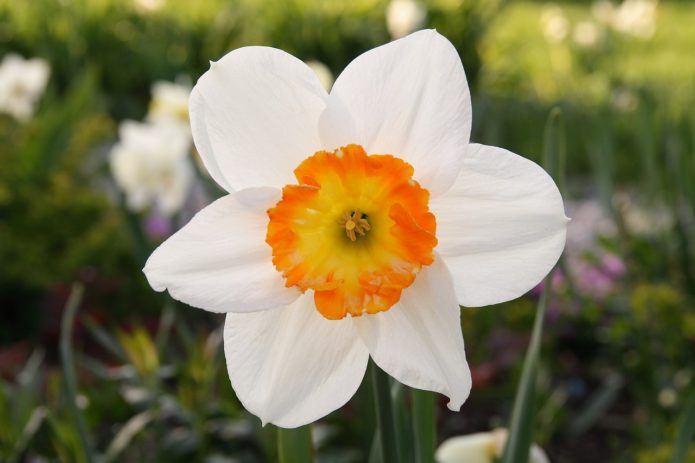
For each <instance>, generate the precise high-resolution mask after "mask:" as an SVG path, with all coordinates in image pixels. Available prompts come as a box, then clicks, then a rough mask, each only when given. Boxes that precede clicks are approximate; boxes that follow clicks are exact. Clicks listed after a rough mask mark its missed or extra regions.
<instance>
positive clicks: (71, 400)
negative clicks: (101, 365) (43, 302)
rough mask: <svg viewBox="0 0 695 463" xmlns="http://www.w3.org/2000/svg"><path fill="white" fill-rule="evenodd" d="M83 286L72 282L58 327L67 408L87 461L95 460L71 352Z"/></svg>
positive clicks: (90, 462)
mask: <svg viewBox="0 0 695 463" xmlns="http://www.w3.org/2000/svg"><path fill="white" fill-rule="evenodd" d="M83 294H84V286H82V284H81V283H74V284H73V285H72V290H71V291H70V297H69V298H68V302H67V304H66V305H65V310H64V311H63V320H62V322H61V328H60V359H61V364H62V368H63V377H64V380H65V395H66V396H67V402H68V408H69V409H70V412H71V413H72V417H73V419H74V420H75V428H76V429H77V435H78V438H79V439H80V445H81V446H82V450H83V451H84V454H85V458H86V460H87V462H88V463H92V462H94V461H95V458H94V453H93V451H92V446H91V445H90V443H89V436H88V435H87V426H86V425H85V422H84V417H83V416H82V412H81V411H80V409H79V408H78V407H77V379H76V374H75V359H74V357H73V352H72V343H71V339H72V327H73V324H74V322H75V314H77V309H78V308H79V306H80V303H81V302H82V295H83Z"/></svg>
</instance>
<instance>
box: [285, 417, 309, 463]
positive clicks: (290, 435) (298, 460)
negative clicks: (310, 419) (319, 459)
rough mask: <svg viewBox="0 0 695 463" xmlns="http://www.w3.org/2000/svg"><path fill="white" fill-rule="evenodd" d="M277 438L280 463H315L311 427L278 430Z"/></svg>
mask: <svg viewBox="0 0 695 463" xmlns="http://www.w3.org/2000/svg"><path fill="white" fill-rule="evenodd" d="M277 437H278V460H279V462H280V463H305V462H306V463H311V462H312V461H314V449H313V446H312V443H311V425H306V426H300V427H298V428H294V429H285V428H278V430H277Z"/></svg>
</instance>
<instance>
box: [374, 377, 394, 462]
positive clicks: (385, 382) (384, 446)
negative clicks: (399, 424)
mask: <svg viewBox="0 0 695 463" xmlns="http://www.w3.org/2000/svg"><path fill="white" fill-rule="evenodd" d="M371 369H372V387H373V388H374V403H375V406H376V422H377V429H378V431H377V436H378V438H379V440H380V441H381V452H382V457H383V458H382V461H383V462H384V463H390V462H398V461H400V458H399V455H398V443H397V441H396V427H395V423H394V419H393V406H392V403H391V384H390V381H389V377H388V375H387V374H386V373H385V372H384V371H382V370H381V369H380V368H379V367H378V366H376V364H375V363H372V365H371Z"/></svg>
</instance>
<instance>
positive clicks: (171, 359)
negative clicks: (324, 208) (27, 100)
mask: <svg viewBox="0 0 695 463" xmlns="http://www.w3.org/2000/svg"><path fill="white" fill-rule="evenodd" d="M424 4H425V6H426V8H427V23H426V26H427V27H436V28H437V29H438V31H439V32H441V33H442V34H444V35H445V36H447V37H448V38H449V39H450V40H451V41H452V42H453V43H454V45H455V46H456V47H457V49H458V51H459V53H460V55H461V57H462V59H463V62H464V66H465V68H466V72H467V76H468V79H469V83H470V84H471V87H472V90H473V99H474V112H475V114H476V116H475V118H474V124H475V125H474V129H473V130H474V131H473V136H472V138H473V140H474V141H477V142H482V143H488V144H494V145H498V146H503V147H505V148H508V149H510V150H512V151H515V152H517V153H520V154H523V155H525V156H527V157H529V158H531V159H534V160H536V161H539V160H540V156H541V153H542V135H543V127H544V124H545V121H546V119H547V116H548V113H549V111H550V110H551V108H553V107H556V106H558V107H560V108H562V111H563V115H564V124H565V131H566V134H567V153H568V155H567V156H568V157H567V173H568V181H567V198H566V199H567V210H568V215H569V216H570V217H572V218H573V221H572V223H571V224H570V237H569V240H568V247H567V251H566V257H567V259H566V266H565V267H563V268H562V269H561V272H560V275H559V276H556V278H555V279H554V281H553V286H552V289H553V291H552V293H553V296H552V298H551V301H550V304H549V306H548V310H547V314H546V329H545V335H544V339H543V346H542V354H541V358H542V363H541V378H542V380H541V381H540V384H539V385H538V387H537V388H536V391H537V394H538V397H537V400H536V403H537V404H538V410H537V417H538V418H537V420H536V424H537V427H536V429H535V430H534V434H535V435H534V437H535V440H536V441H537V442H538V443H540V444H541V445H542V446H544V447H545V448H546V449H547V450H548V453H549V455H550V457H551V459H552V461H558V462H574V461H589V460H591V459H594V460H595V461H616V462H632V461H639V462H662V461H663V462H666V461H671V460H670V459H671V456H672V453H673V442H674V441H675V439H676V434H677V432H678V423H679V422H680V421H679V420H681V419H682V418H681V417H682V415H683V414H684V413H686V412H687V407H686V404H687V403H688V398H689V397H692V395H693V394H692V390H693V384H694V383H693V374H695V354H694V352H695V351H694V350H693V342H694V341H695V268H694V267H695V250H694V249H695V239H694V238H695V217H694V213H693V211H694V210H695V208H694V205H695V112H693V109H692V108H693V103H695V94H694V91H695V90H694V89H695V85H694V84H695V54H693V53H692V50H695V29H694V28H693V27H692V25H693V24H694V23H695V5H694V4H693V3H692V2H687V1H680V2H679V1H662V2H660V3H659V4H658V7H657V10H656V16H655V21H656V22H655V24H656V27H655V30H654V33H653V35H652V36H650V37H648V38H644V37H642V38H640V37H634V36H631V35H629V34H624V33H619V32H616V31H614V30H612V29H611V28H610V27H607V26H600V25H599V26H598V27H599V28H600V30H601V32H600V38H599V39H597V40H596V42H595V43H594V44H593V45H591V46H586V45H582V44H580V43H579V42H581V41H579V42H578V41H577V40H576V38H575V36H576V28H577V25H578V24H579V23H581V22H583V21H589V22H593V23H596V24H599V21H598V20H597V19H596V18H595V14H593V13H592V3H591V2H581V1H575V2H557V3H556V4H555V5H554V6H553V5H548V4H546V3H545V2H540V1H514V2H503V1H497V0H485V1H480V2H468V1H460V0H431V1H428V2H425V3H424ZM386 6H387V5H386V2H384V1H378V0H357V1H347V0H339V1H334V2H321V1H312V0H292V1H287V2H264V1H260V0H235V1H225V0H206V1H199V2H190V1H186V0H166V1H165V0H163V1H161V2H157V1H154V0H150V1H145V0H142V1H133V2H126V1H117V0H73V1H60V0H32V1H23V2H18V1H10V0H0V56H2V55H6V54H8V53H11V52H14V53H20V54H22V55H23V56H26V57H34V56H37V57H41V58H44V59H46V60H47V61H48V62H49V63H50V66H51V78H50V83H49V86H48V89H47V92H46V94H45V95H44V97H43V98H42V101H41V104H40V107H39V109H38V111H37V113H36V115H35V116H34V118H33V119H32V120H31V121H29V122H28V123H19V122H17V121H15V120H13V119H12V118H10V117H9V116H6V115H2V116H0V300H1V301H2V311H3V315H2V317H3V318H2V324H0V375H1V377H2V379H1V380H0V386H1V387H0V460H2V461H22V460H28V459H30V458H33V457H38V456H42V457H45V458H48V459H49V460H56V459H57V460H60V461H87V460H86V458H87V455H86V454H85V452H84V449H83V446H82V445H81V441H80V436H79V432H78V430H77V429H76V428H75V426H74V425H73V422H74V420H73V416H72V415H71V411H70V410H71V407H70V406H68V405H69V404H67V403H66V400H67V399H66V395H65V387H66V383H65V381H66V380H65V376H64V374H63V373H62V372H61V370H60V368H59V358H58V355H57V350H56V347H57V343H58V339H59V337H60V326H59V324H60V319H61V316H62V313H63V307H64V305H65V302H66V300H67V297H68V294H69V293H70V287H71V284H72V283H73V282H75V281H79V282H82V283H83V284H84V286H85V288H86V289H85V296H84V298H83V300H82V301H81V304H80V308H79V312H78V315H77V322H76V324H75V333H74V342H75V346H74V347H75V349H76V353H77V354H76V355H77V359H76V371H77V380H78V384H79V391H80V394H79V395H78V401H77V402H78V408H79V410H81V412H80V413H82V414H83V415H84V417H85V420H86V428H87V432H88V437H87V438H88V440H89V445H90V446H91V448H92V451H93V452H95V453H98V454H100V455H102V456H104V458H105V459H106V460H109V461H186V460H189V461H191V460H192V461H209V462H213V461H214V462H226V461H263V460H270V461H272V460H273V459H274V458H275V452H276V449H275V446H274V442H275V439H274V436H273V433H274V431H273V430H272V429H269V428H261V427H260V424H259V423H258V420H257V419H256V418H255V417H250V416H249V415H247V414H246V412H244V411H243V409H242V408H241V407H240V405H239V404H238V402H237V400H236V399H235V397H234V395H233V391H232V390H231V387H230V386H229V381H228V378H227V376H226V371H225V368H224V362H223V356H222V352H221V349H220V332H219V329H218V327H219V326H220V324H221V320H220V319H219V317H216V316H213V315H209V314H204V313H200V312H198V311H193V310H190V309H188V308H185V307H183V306H181V305H179V304H177V303H174V302H173V301H170V300H166V299H163V298H162V297H160V295H158V294H155V293H153V291H151V290H150V289H149V287H148V285H147V283H146V282H145V280H144V277H143V275H142V274H141V272H140V269H141V268H142V265H143V262H144V258H145V256H146V255H147V253H148V252H149V250H150V249H152V248H153V247H154V246H155V245H156V244H157V242H158V241H159V240H160V239H161V237H156V236H152V235H148V234H147V233H146V232H144V231H143V226H142V224H143V223H144V220H145V215H146V214H138V213H133V212H130V211H127V210H126V209H124V208H123V207H122V204H123V199H122V197H121V194H120V193H119V191H118V190H117V188H116V187H115V185H114V183H113V180H112V179H111V177H110V174H109V169H108V155H109V150H110V147H111V146H112V145H113V143H114V142H115V141H116V139H117V136H118V134H117V127H118V124H119V123H120V121H122V120H124V119H136V120H141V119H143V117H144V116H145V114H146V112H147V109H148V102H149V99H150V87H151V84H152V83H153V82H155V81H157V80H169V81H173V80H176V79H177V78H183V79H184V80H185V79H189V80H190V81H191V82H194V81H195V79H196V78H197V77H198V76H200V75H201V74H202V73H203V72H204V71H205V70H206V69H207V67H208V61H209V60H211V59H217V58H219V57H220V56H222V55H223V54H224V53H226V52H227V51H229V50H231V49H234V48H237V47H239V46H243V45H249V44H263V45H270V46H276V47H279V48H282V49H284V50H286V51H288V52H290V53H292V54H294V55H296V56H298V57H300V58H301V59H303V60H319V61H321V62H323V63H325V64H326V65H328V67H329V68H330V69H331V70H332V71H333V73H334V74H337V73H339V72H340V71H341V70H342V69H343V68H344V67H345V66H346V65H347V64H348V63H349V62H350V60H351V59H353V58H354V57H356V56H357V55H358V54H360V53H361V52H363V51H365V50H368V49H370V48H372V47H374V46H377V45H380V44H382V43H385V42H387V41H388V40H390V37H389V33H388V30H387V28H386V23H385V14H386V13H385V12H386ZM558 11H560V13H561V15H562V16H563V17H564V18H565V21H566V28H567V31H566V34H565V37H563V38H562V39H560V40H556V39H549V36H548V35H547V33H544V25H543V24H544V20H543V18H544V17H547V15H549V14H553V13H552V12H554V13H557V12H558ZM549 12H550V13H549ZM544 15H546V16H544ZM201 182H203V183H205V180H201ZM206 185H207V184H206ZM206 191H207V192H208V195H210V192H212V195H214V194H217V193H218V192H216V191H215V190H214V189H211V188H209V185H208V187H207V190H206ZM191 213H192V211H189V212H188V214H191ZM185 219H186V214H182V215H181V216H180V217H178V218H177V220H178V221H179V222H183V221H185ZM175 222H176V220H175ZM536 298H537V294H534V293H533V292H532V293H530V294H529V295H527V296H526V297H524V298H521V299H519V300H517V301H513V302H510V303H506V304H503V305H502V306H500V307H494V308H483V309H464V310H463V317H462V328H463V331H464V338H465V340H466V346H467V352H468V355H469V362H470V364H471V366H472V368H473V375H474V378H473V379H474V387H473V393H472V395H471V397H470V399H469V400H468V402H467V403H466V404H465V405H464V407H463V409H462V412H461V413H459V414H454V413H451V412H448V411H447V410H446V408H445V407H444V406H443V402H441V400H440V402H441V403H439V406H438V408H437V413H438V423H439V435H438V439H439V440H441V439H443V438H445V437H448V436H452V435H457V434H463V433H470V432H475V431H481V430H489V429H491V428H494V427H497V426H505V425H506V420H507V417H508V416H509V411H510V409H511V400H512V397H513V396H514V389H515V385H516V382H517V379H518V375H519V370H520V367H521V354H522V353H523V351H524V349H525V346H526V344H527V342H528V337H529V333H530V329H531V326H532V323H533V316H534V313H535V312H534V307H535V304H536ZM368 383H369V377H367V378H366V380H365V384H364V385H363V387H362V388H361V389H360V391H359V392H358V394H357V396H356V398H355V399H354V400H352V401H351V402H350V404H349V405H348V406H346V407H345V408H344V409H343V410H341V411H339V412H336V413H334V414H332V415H331V416H329V417H328V418H327V419H325V420H324V421H323V422H321V423H319V424H318V425H316V426H315V427H314V430H313V439H314V442H315V444H316V446H317V448H318V456H319V458H320V460H321V461H325V462H334V461H336V462H338V461H339V462H349V461H365V460H366V459H367V456H368V455H369V454H370V450H371V447H370V444H371V441H372V437H373V435H372V432H373V430H372V429H373V423H374V416H373V413H374V412H373V404H372V402H371V401H372V399H371V396H370V394H369V390H368V386H369V384H368ZM365 389H366V390H365ZM440 399H441V398H440ZM403 400H404V401H405V402H403V403H406V402H407V400H408V397H407V394H406V396H405V399H403ZM687 458H689V460H687V461H695V453H694V452H693V451H692V450H691V452H690V453H689V454H687Z"/></svg>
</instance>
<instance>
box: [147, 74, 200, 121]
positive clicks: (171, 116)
mask: <svg viewBox="0 0 695 463" xmlns="http://www.w3.org/2000/svg"><path fill="white" fill-rule="evenodd" d="M190 95H191V87H190V85H184V84H180V83H174V82H166V81H158V82H155V83H154V84H152V100H151V101H150V107H149V111H148V113H147V120H149V121H153V122H156V121H160V120H170V121H174V122H180V123H182V124H183V125H185V126H186V128H188V126H189V124H188V98H189V97H190Z"/></svg>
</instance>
